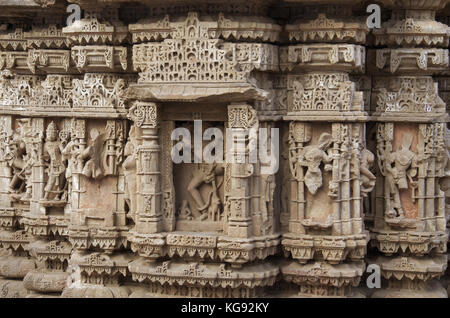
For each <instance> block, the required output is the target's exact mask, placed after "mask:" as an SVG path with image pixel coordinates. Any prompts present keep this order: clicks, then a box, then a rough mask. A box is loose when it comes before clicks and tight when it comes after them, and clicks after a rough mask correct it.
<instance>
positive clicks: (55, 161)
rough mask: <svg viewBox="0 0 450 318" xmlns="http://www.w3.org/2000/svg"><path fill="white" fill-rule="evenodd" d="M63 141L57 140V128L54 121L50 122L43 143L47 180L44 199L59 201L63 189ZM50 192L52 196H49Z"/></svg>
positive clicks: (64, 167)
mask: <svg viewBox="0 0 450 318" xmlns="http://www.w3.org/2000/svg"><path fill="white" fill-rule="evenodd" d="M64 143H65V141H60V140H58V129H57V127H56V124H55V123H54V122H51V123H50V124H49V125H48V127H47V131H46V138H45V143H44V153H43V160H44V162H45V164H46V166H47V174H48V180H47V183H46V185H45V188H44V197H43V199H44V200H45V201H47V200H53V201H60V200H61V198H62V197H65V196H63V193H64V189H65V171H66V166H65V163H64V161H65V159H64V156H63V153H62V152H63V150H64V148H65V144H64ZM51 194H53V197H52V198H51Z"/></svg>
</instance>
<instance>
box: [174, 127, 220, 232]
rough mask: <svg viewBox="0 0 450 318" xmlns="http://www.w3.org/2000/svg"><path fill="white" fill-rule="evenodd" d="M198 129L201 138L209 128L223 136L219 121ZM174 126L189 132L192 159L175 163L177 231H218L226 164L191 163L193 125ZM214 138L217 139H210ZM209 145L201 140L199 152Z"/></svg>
mask: <svg viewBox="0 0 450 318" xmlns="http://www.w3.org/2000/svg"><path fill="white" fill-rule="evenodd" d="M201 126H202V127H201V131H202V136H203V135H204V132H205V130H207V129H208V128H218V129H219V130H220V131H221V132H222V133H223V135H225V131H224V125H223V123H221V122H205V121H202V122H201ZM176 127H177V128H186V129H187V130H189V132H190V136H191V158H192V161H191V162H192V163H184V162H183V163H179V164H175V163H174V184H175V193H176V230H177V231H189V232H197V231H198V232H205V231H206V232H221V231H223V227H224V220H225V215H224V202H225V200H224V175H225V164H224V163H216V162H215V163H206V162H205V160H204V159H202V160H201V161H202V162H201V163H194V122H193V121H189V122H176ZM214 138H216V136H213V137H212V140H214ZM224 138H225V136H224ZM202 139H203V138H202ZM210 142H211V140H206V141H205V140H202V150H204V149H205V146H206V145H207V144H209V143H210ZM224 144H225V141H224ZM213 154H214V153H213Z"/></svg>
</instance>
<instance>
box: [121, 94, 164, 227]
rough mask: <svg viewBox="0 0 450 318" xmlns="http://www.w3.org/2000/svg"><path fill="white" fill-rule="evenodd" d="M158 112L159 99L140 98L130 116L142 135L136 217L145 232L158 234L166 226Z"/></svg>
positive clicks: (138, 164) (138, 167) (138, 224)
mask: <svg viewBox="0 0 450 318" xmlns="http://www.w3.org/2000/svg"><path fill="white" fill-rule="evenodd" d="M158 113H159V110H158V105H157V104H156V103H145V102H136V103H135V105H133V107H132V108H131V109H130V111H129V118H130V119H131V120H133V121H134V124H135V127H136V130H138V131H140V136H141V138H142V142H141V144H140V145H139V146H138V149H137V184H138V188H137V191H138V199H137V220H136V231H137V232H138V233H142V234H154V233H158V232H161V230H162V229H163V223H162V211H161V202H162V193H161V171H160V164H159V152H160V145H159V134H158V129H159V117H158Z"/></svg>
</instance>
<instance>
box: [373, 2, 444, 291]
mask: <svg viewBox="0 0 450 318" xmlns="http://www.w3.org/2000/svg"><path fill="white" fill-rule="evenodd" d="M446 3H448V1H446V0H444V1H437V2H421V1H398V2H397V3H396V5H395V7H394V6H392V4H391V2H390V1H386V5H387V6H390V7H392V16H391V19H390V20H389V21H387V22H386V23H384V24H383V25H382V28H381V29H378V30H374V34H375V38H376V43H377V44H380V45H386V46H388V47H387V48H380V49H378V50H376V51H373V52H371V54H372V55H371V56H375V54H376V68H373V72H374V73H375V72H376V77H374V82H373V90H372V103H374V105H376V107H374V108H375V112H374V114H373V115H374V116H375V118H376V119H377V120H378V124H377V160H378V165H379V171H380V174H379V176H378V178H377V182H380V183H381V184H382V188H381V189H380V190H382V192H381V193H378V195H381V196H382V197H384V200H383V202H379V204H378V205H377V215H376V217H375V224H374V228H373V229H372V242H371V243H372V245H373V246H375V247H376V248H377V249H378V250H379V251H380V252H381V253H383V254H385V256H380V257H378V258H374V259H371V260H369V262H375V263H376V264H378V265H379V266H380V267H381V274H382V276H383V278H384V279H385V280H386V282H387V286H386V287H387V289H383V290H379V291H376V292H375V293H374V295H373V297H410V296H414V295H419V294H420V295H421V296H420V297H447V294H446V292H445V290H444V289H443V288H442V287H441V286H439V284H438V283H437V282H436V281H435V279H438V278H439V277H440V276H441V275H443V273H444V272H445V269H446V267H447V254H446V252H447V240H448V230H447V229H446V215H445V214H446V212H445V193H444V191H443V190H442V184H441V181H442V178H443V177H444V176H445V172H444V171H445V166H446V163H447V161H448V149H446V142H445V140H446V138H447V137H446V135H447V134H448V132H447V130H448V129H447V128H446V126H447V123H448V121H449V117H448V114H447V113H446V105H445V103H444V102H443V100H442V99H441V97H439V95H438V87H437V84H436V83H435V82H434V80H433V78H432V76H431V75H433V74H436V73H439V72H440V71H444V70H447V69H448V65H449V57H448V50H447V49H446V47H447V46H448V43H449V37H448V36H449V34H448V26H446V25H444V24H442V23H439V22H437V21H435V12H436V11H437V10H439V9H442V8H443V7H444V6H445V5H446Z"/></svg>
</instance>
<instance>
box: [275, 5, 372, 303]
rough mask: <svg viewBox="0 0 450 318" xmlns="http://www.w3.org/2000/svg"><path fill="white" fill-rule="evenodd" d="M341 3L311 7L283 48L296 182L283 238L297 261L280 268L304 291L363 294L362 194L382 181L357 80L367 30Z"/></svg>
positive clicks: (304, 293)
mask: <svg viewBox="0 0 450 318" xmlns="http://www.w3.org/2000/svg"><path fill="white" fill-rule="evenodd" d="M336 3H337V2H334V1H323V2H322V3H321V6H318V7H315V8H312V7H306V8H305V9H304V13H305V15H307V16H303V17H302V16H299V17H298V20H297V21H295V22H294V23H293V24H288V25H287V26H286V30H287V31H288V32H289V39H290V41H291V42H292V44H291V45H290V46H288V47H287V48H283V49H282V51H281V60H282V66H283V70H284V71H286V72H289V73H288V75H287V76H288V84H287V89H288V109H287V115H286V116H284V120H287V121H290V125H289V137H288V149H289V165H290V171H291V174H292V179H291V180H292V181H291V192H290V220H289V230H288V232H287V233H283V240H282V247H283V250H284V253H285V256H286V257H291V260H285V261H282V262H281V263H280V266H281V272H282V276H283V278H284V279H285V280H286V281H288V282H292V283H294V284H296V285H299V287H300V290H299V295H300V296H332V297H344V296H348V297H352V296H356V295H358V294H357V293H355V292H354V291H352V287H356V286H358V284H359V281H360V279H361V276H362V274H363V271H364V269H365V264H364V261H363V259H364V257H365V254H366V245H367V242H368V241H369V235H368V231H366V230H365V228H364V223H363V214H364V205H363V199H364V197H366V196H367V193H369V192H370V191H372V189H373V187H374V185H375V176H374V175H373V174H372V172H371V171H370V168H371V165H372V164H373V162H374V155H373V154H372V153H371V152H370V151H369V150H368V149H367V148H366V140H365V135H366V131H365V122H366V121H368V116H367V113H366V108H365V105H364V99H363V92H360V91H357V90H356V84H355V83H354V82H352V81H351V78H350V74H356V75H358V74H363V73H364V70H365V47H364V46H363V44H364V43H365V38H366V34H367V33H368V29H367V26H366V25H365V21H364V20H363V19H362V18H354V17H353V15H352V11H351V7H350V6H347V5H344V6H339V7H338V6H336ZM328 4H330V5H328ZM309 10H313V11H312V12H315V14H314V15H313V17H312V18H313V19H312V20H309V19H311V16H310V15H309V14H308V13H309V12H310V11H309ZM296 42H305V43H304V44H295V43H296ZM344 277H345V278H344Z"/></svg>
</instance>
